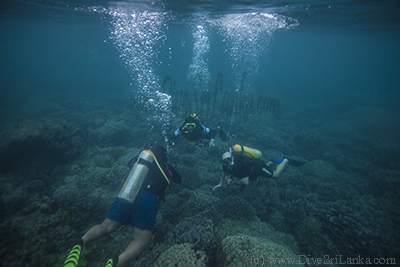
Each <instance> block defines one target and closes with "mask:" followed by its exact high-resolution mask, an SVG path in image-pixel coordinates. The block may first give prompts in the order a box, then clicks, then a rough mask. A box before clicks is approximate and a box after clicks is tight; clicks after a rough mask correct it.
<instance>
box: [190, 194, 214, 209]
mask: <svg viewBox="0 0 400 267" xmlns="http://www.w3.org/2000/svg"><path fill="white" fill-rule="evenodd" d="M218 201H219V198H217V197H214V196H213V195H212V194H211V192H210V191H209V190H208V191H205V190H196V191H194V192H193V194H192V196H191V197H190V199H189V204H191V205H193V206H194V208H196V209H197V210H204V209H206V208H209V207H210V206H213V205H214V204H215V203H217V202H218Z"/></svg>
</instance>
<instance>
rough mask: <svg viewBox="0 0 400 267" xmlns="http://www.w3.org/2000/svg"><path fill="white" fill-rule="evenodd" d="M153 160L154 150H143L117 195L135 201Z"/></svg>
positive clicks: (131, 201) (130, 201)
mask: <svg viewBox="0 0 400 267" xmlns="http://www.w3.org/2000/svg"><path fill="white" fill-rule="evenodd" d="M153 162H154V157H153V156H152V152H151V151H149V150H144V151H142V152H141V153H140V154H139V157H138V158H137V160H136V163H135V165H133V167H132V169H131V171H130V173H129V175H128V177H127V178H126V180H125V183H124V185H123V186H122V188H121V191H120V192H119V194H118V196H117V197H118V198H121V199H123V200H126V201H128V202H129V203H133V202H134V201H135V198H136V196H137V194H138V193H139V190H140V188H141V187H142V184H143V181H144V179H145V178H146V175H147V173H148V172H149V167H150V165H151V164H152V163H153Z"/></svg>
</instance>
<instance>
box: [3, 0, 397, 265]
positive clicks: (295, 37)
mask: <svg viewBox="0 0 400 267" xmlns="http://www.w3.org/2000/svg"><path fill="white" fill-rule="evenodd" d="M399 14H400V2H398V1H388V0H385V1H355V0H353V1H334V0H332V1H284V2H283V1H269V2H268V3H260V1H201V2H200V1H172V0H171V1H161V0H160V1H153V2H151V1H83V0H80V1H72V0H70V1H61V0H60V1H56V0H48V1H34V0H31V1H29V0H26V1H23V0H19V1H2V2H1V4H0V58H1V60H0V91H1V93H0V131H4V132H5V133H6V134H7V133H8V132H7V131H8V130H9V129H10V128H12V127H14V126H15V127H18V123H22V124H23V123H24V122H26V121H31V120H32V121H40V120H41V119H45V118H48V117H57V116H58V115H59V114H63V116H64V117H66V116H65V114H64V113H65V109H70V111H71V113H70V117H68V119H72V120H74V119H73V118H75V120H76V121H79V118H84V119H83V121H85V122H82V124H85V125H86V124H87V125H89V126H87V127H89V128H90V127H94V126H93V125H97V124H99V121H101V119H103V118H101V115H98V114H96V113H90V112H91V111H92V108H93V110H94V109H98V108H99V106H100V107H101V108H102V109H103V111H104V112H105V113H104V114H109V113H107V112H110V114H111V113H113V112H114V113H113V114H114V115H115V114H122V115H123V116H130V115H127V114H129V113H124V112H127V109H126V100H128V99H134V101H135V102H138V103H139V102H141V103H142V104H143V105H144V111H143V112H142V113H141V117H140V118H141V120H142V121H144V123H143V125H144V126H143V125H142V127H147V128H148V129H149V132H151V135H149V136H141V137H140V138H138V139H140V140H141V141H142V140H143V139H145V138H146V137H149V138H150V139H151V140H150V141H151V142H159V143H161V144H168V143H169V140H168V138H169V136H170V135H171V134H172V132H173V130H174V129H175V128H176V122H177V121H179V120H181V119H183V118H184V117H185V116H186V115H187V114H183V113H174V112H173V111H171V105H172V104H171V103H172V102H171V101H174V96H172V98H171V96H170V95H169V94H168V88H169V87H168V86H169V83H167V87H166V88H167V90H166V92H163V91H162V89H161V84H162V82H163V80H164V77H165V76H166V75H170V76H171V78H172V80H173V81H175V82H176V86H174V90H184V89H189V91H191V90H192V89H193V87H194V85H193V82H194V80H195V78H196V77H197V76H196V75H198V74H199V73H201V77H202V85H201V86H198V87H197V89H198V90H200V89H201V90H204V89H208V90H210V92H212V93H211V94H213V92H214V88H215V82H216V78H217V73H218V72H219V71H220V72H221V73H222V74H223V88H222V89H223V91H224V90H228V91H232V92H234V91H237V92H244V93H247V94H250V93H251V94H253V95H254V96H255V99H257V97H258V96H259V95H263V96H268V97H273V98H274V99H279V100H280V108H279V110H277V111H274V112H273V113H267V114H266V115H265V117H257V116H254V117H253V119H250V120H249V121H246V120H243V118H239V117H236V116H228V117H226V116H225V117H224V116H220V115H218V116H209V117H207V115H205V114H200V115H201V117H202V118H204V119H205V121H206V122H208V123H210V125H211V126H217V125H221V126H223V127H224V128H225V129H226V131H227V132H228V133H229V135H230V136H231V137H232V138H237V139H236V140H238V142H243V143H246V142H247V143H246V144H248V145H250V146H256V147H257V148H259V149H261V150H263V151H265V150H268V149H271V150H274V151H275V152H277V153H280V154H279V155H283V154H285V155H290V156H298V157H300V158H301V159H302V160H305V161H309V162H313V163H310V166H312V167H305V169H306V170H307V171H303V172H301V173H296V172H295V173H291V172H289V173H291V174H292V178H287V180H285V179H284V180H283V181H282V182H277V188H279V189H277V190H278V191H279V192H278V191H277V192H278V193H277V194H279V195H280V197H281V203H280V206H279V208H276V210H280V211H281V212H282V214H283V216H285V218H287V221H286V223H287V225H286V224H285V225H286V226H282V225H280V224H279V223H277V222H276V221H273V220H272V219H269V218H268V216H266V215H260V214H258V215H259V217H260V218H261V220H262V221H265V222H268V223H271V224H272V225H273V226H274V227H276V228H277V229H278V230H280V231H285V232H290V233H291V234H292V235H293V236H295V238H297V242H298V243H299V244H302V245H301V248H300V249H301V253H303V254H311V255H314V254H313V253H316V254H315V256H321V255H323V253H336V255H334V254H332V255H331V256H332V257H335V256H337V255H338V253H340V255H342V254H344V255H347V256H351V257H356V256H357V255H363V256H366V255H370V256H371V257H389V256H393V257H394V256H398V255H394V254H395V253H400V252H399V242H400V241H399V240H400V239H399V238H400V237H399V229H398V226H396V225H399V221H398V220H399V218H400V217H399V216H400V215H399V212H398V211H399V209H398V203H399V202H398V201H399V199H398V197H399V196H398V192H399V188H400V183H399V177H400V168H399V166H400V165H399V163H400V158H399V155H400V139H399V134H398V133H399V131H400V108H399V107H400V105H399V102H400V49H399V47H400V34H399V33H400V17H399ZM244 71H246V76H245V78H244V80H243V83H242V77H243V73H244ZM199 88H200V89H199ZM223 91H222V92H223ZM222 92H219V93H218V97H217V102H218V104H217V105H219V104H220V103H221V101H222ZM188 101H189V102H190V103H192V104H193V105H194V101H195V99H194V95H193V94H192V93H191V95H190V96H189V100H188ZM218 107H219V106H218ZM193 111H194V110H193ZM196 112H198V111H196ZM88 114H91V115H88ZM85 116H86V117H85ZM91 116H93V119H94V120H95V122H92V121H90V118H91ZM105 116H106V115H105ZM107 116H108V115H107ZM134 116H135V118H133V117H134ZM136 116H137V115H132V120H134V119H135V122H136V119H137V117H136ZM111 117H112V116H111ZM115 117H117V115H115ZM124 118H125V117H124ZM260 118H261V119H260ZM108 119H110V117H108ZM110 120H112V119H110ZM122 120H124V119H122ZM126 121H127V125H128V126H126V127H132V125H130V124H129V122H128V121H129V120H126ZM92 124H93V125H92ZM130 129H131V130H132V131H133V132H134V133H136V132H135V131H136V129H134V127H132V128H130ZM146 131H147V130H146ZM138 132H140V131H139V130H138ZM92 133H93V132H90V133H89V134H92ZM99 140H100V138H99ZM100 143H101V142H98V143H97V144H96V145H98V146H101V145H102V144H100ZM0 144H1V143H0ZM126 144H129V145H126V147H130V146H132V143H129V142H128V141H127V142H126ZM118 145H121V143H118ZM123 145H125V143H123V144H122V146H123ZM133 146H134V147H135V148H138V147H139V141H137V143H134V145H133ZM3 147H4V146H2V147H1V149H0V152H1V153H3V151H2V149H3ZM220 149H224V148H220ZM4 151H5V150H4ZM22 151H24V150H22ZM186 152H187V151H185V152H183V153H186ZM218 152H223V151H219V150H218ZM1 153H0V158H1V157H2V155H1ZM271 153H272V152H271ZM17 154H18V151H17ZM213 156H216V155H213ZM219 157H220V155H217V156H216V158H217V160H219ZM16 158H17V159H18V157H16ZM184 160H188V159H187V158H184ZM17 161H18V160H17ZM321 161H323V162H325V163H327V164H328V163H329V164H332V166H335V168H336V169H337V170H338V172H340V173H341V176H340V177H338V176H336V175H334V176H333V177H330V176H329V171H328V170H327V169H329V168H330V167H329V166H331V165H329V166H328V167H327V166H326V165H324V164H325V163H323V164H322V163H321ZM188 162H190V163H188V164H193V161H190V160H188ZM181 163H182V162H181ZM18 164H20V162H18ZM188 164H187V165H188ZM210 164H211V163H210ZM312 164H314V165H312ZM16 165H17V163H16ZM1 166H3V167H4V164H1ZM32 166H34V165H32ZM305 166H306V165H305ZM186 168H189V167H188V166H186ZM307 168H308V169H307ZM183 169H184V170H185V167H183ZM186 170H188V169H186ZM318 173H319V174H318ZM326 173H328V174H326ZM333 173H334V172H333ZM7 175H9V174H7ZM7 175H5V174H4V175H3V174H2V176H1V177H2V179H4V180H7V181H9V180H10V181H11V180H13V179H14V178H13V179H8V178H7V177H8V176H7ZM194 175H195V177H198V176H199V177H200V176H201V175H200V174H194ZM197 175H198V176H197ZM296 175H298V177H301V179H295V178H298V177H297V176H296ZM295 176H296V177H295ZM10 177H11V176H10ZM18 177H20V179H22V178H21V177H23V175H22V174H19V176H18ZM310 177H312V178H310ZM315 177H318V179H317V178H315ZM43 179H44V178H43ZM59 179H60V181H58V182H60V183H61V182H62V181H63V178H59ZM309 179H310V180H309ZM12 183H13V182H10V185H7V186H8V187H7V188H8V189H10V188H14V187H13V186H15V188H16V186H17V185H15V184H14V185H11V184H12ZM187 183H188V184H186V185H185V184H184V185H183V188H185V186H189V188H190V189H187V190H192V191H195V190H196V188H195V186H194V185H193V184H196V185H199V187H200V186H202V187H206V186H208V187H210V188H212V186H211V185H212V184H217V183H218V181H217V180H215V181H211V182H210V181H209V180H206V181H203V183H202V182H198V183H195V182H193V183H189V182H187ZM208 183H210V184H208ZM52 186H53V187H52V189H51V190H52V192H53V191H54V190H55V188H56V187H55V184H54V185H53V184H52ZM332 188H334V189H332ZM181 189H182V188H181ZM251 189H253V190H256V188H254V187H253V188H250V191H251ZM10 190H11V189H10ZM21 190H24V189H21ZM246 190H247V189H246ZM14 191H15V192H21V191H18V190H14ZM192 191H191V193H192ZM248 191H249V190H247V191H245V193H244V195H242V196H243V199H245V200H246V201H247V202H249V203H250V204H251V205H253V206H254V207H256V206H257V205H258V204H257V203H252V200H251V193H246V192H248ZM52 192H47V193H46V194H47V195H49V196H51V195H52ZM236 193H237V192H236ZM6 194H7V193H3V195H2V205H1V206H3V203H6V197H7V196H6ZM29 194H32V193H29ZM46 194H45V195H46ZM218 194H219V195H217V197H219V198H220V199H224V198H226V197H227V196H230V195H229V194H233V193H232V192H228V193H226V194H227V195H224V194H225V193H218ZM246 194H247V195H246ZM255 195H256V194H255ZM316 195H318V196H319V197H315V196H316ZM34 196H35V197H36V194H35V195H28V196H27V197H26V198H27V199H29V197H32V198H33V197H34ZM283 196H286V197H283ZM314 197H315V198H314ZM283 199H285V200H283ZM299 199H300V200H302V201H300V200H299ZM186 200H187V199H186ZM186 200H184V201H186ZM255 202H256V201H255ZM7 203H8V202H7ZM167 203H168V202H167ZM299 203H307V204H304V205H303V206H301V204H299ZM60 205H61V206H62V204H60ZM276 205H277V206H278V205H279V204H277V203H276ZM297 205H300V206H301V207H302V209H305V210H306V209H307V210H308V212H309V213H308V216H310V217H312V216H314V217H313V218H317V219H316V220H318V222H319V223H320V224H318V225H320V229H323V230H321V231H322V232H323V233H328V234H326V235H325V234H324V235H322V234H321V235H319V234H318V238H321V239H318V242H323V244H322V245H321V247H320V248H316V247H317V246H316V245H315V246H311V245H310V246H307V244H306V243H307V242H306V241H307V238H305V236H306V235H307V234H304V232H305V231H306V230H304V229H298V228H296V227H297V225H298V224H300V223H301V222H304V221H305V219H304V218H301V219H298V220H297V221H296V218H295V217H296V216H297V215H294V214H293V212H297V211H298V210H300V208H299V206H297ZM305 207H306V208H305ZM341 208H342V209H341ZM104 209H107V207H106V206H105V208H104ZM310 210H311V211H310ZM349 210H351V212H350V214H351V215H348V216H347V217H346V218H348V217H351V218H354V220H355V221H357V222H359V224H357V226H358V228H357V227H355V228H357V229H358V230H357V231H359V232H357V231H352V230H349V229H350V228H346V227H347V226H348V225H347V224H346V223H348V221H346V220H343V224H341V225H340V226H335V224H336V220H337V218H340V220H342V214H344V213H345V212H349ZM336 212H337V213H336ZM13 216H14V215H13ZM15 216H17V215H15ZM262 216H264V217H262ZM299 216H300V215H299ZM343 216H344V215H343ZM371 217H373V218H371ZM10 218H11V217H10ZM332 218H333V219H332ZM343 218H344V217H343ZM303 219H304V220H303ZM274 223H275V225H274ZM344 225H345V226H344ZM352 225H353V224H352ZM353 226H354V225H353ZM341 227H344V228H343V229H342V228H341ZM77 228H78V229H79V227H77ZM82 228H83V226H81V229H79V230H81V231H82V230H83V229H84V228H83V229H82ZM310 228H311V227H310ZM7 229H8V228H7ZM338 229H339V230H338ZM360 229H361V230H360ZM367 229H368V230H367ZM324 231H325V232H324ZM299 232H301V233H303V235H300V234H299ZM342 232H343V233H344V234H342ZM371 232H373V233H378V234H375V235H374V234H372V233H371ZM356 233H358V234H359V235H357V234H356ZM367 233H368V234H367ZM353 234H354V236H353ZM308 235H310V236H312V233H311V232H310V233H309V234H308ZM346 235H349V240H347V242H346V241H343V240H345V238H346ZM364 235H367V237H371V239H369V240H366V239H368V238H366V239H364ZM359 236H361V237H362V238H360V239H361V241H359V242H358V241H354V240H356V239H357V238H358V237H359ZM379 236H380V237H379ZM305 240H306V241H305ZM310 240H312V238H310ZM321 240H323V241H321ZM310 242H311V241H310ZM324 242H326V243H324ZM341 242H344V243H345V244H346V246H345V248H344V249H343V250H340V249H341V246H344V245H343V244H342V243H341ZM363 242H364V243H363ZM365 242H367V243H365ZM368 242H370V243H368ZM332 244H333V245H332ZM360 244H361V245H360ZM362 244H364V246H367V245H368V248H366V249H365V250H364V249H360V247H362V246H363V245H362ZM365 244H367V245H365ZM386 244H389V246H390V248H388V247H387V246H386ZM67 247H68V244H63V248H62V249H63V251H58V252H57V253H59V254H62V253H64V252H65V251H64V250H65V249H66V248H67ZM318 249H321V250H318ZM322 251H323V253H322ZM349 251H350V252H349ZM372 252H373V253H372ZM318 253H319V254H318ZM346 253H347V254H346ZM55 254H56V253H55ZM59 254H56V255H57V256H59ZM317 254H318V255H317ZM397 260H400V258H397ZM50 262H51V263H52V264H54V259H53V261H51V260H50Z"/></svg>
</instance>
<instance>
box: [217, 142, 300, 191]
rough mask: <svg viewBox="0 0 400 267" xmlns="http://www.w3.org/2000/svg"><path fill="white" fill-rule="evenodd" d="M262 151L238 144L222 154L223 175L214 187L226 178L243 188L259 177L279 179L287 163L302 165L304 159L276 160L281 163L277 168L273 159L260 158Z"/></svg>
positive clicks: (230, 183)
mask: <svg viewBox="0 0 400 267" xmlns="http://www.w3.org/2000/svg"><path fill="white" fill-rule="evenodd" d="M261 156H262V153H261V152H260V151H259V150H257V149H252V148H249V147H245V146H241V145H238V144H236V145H235V146H234V147H233V148H230V150H229V151H228V152H225V153H224V154H223V155H222V168H223V171H222V177H221V181H220V183H219V184H218V185H217V186H215V187H214V188H213V190H215V189H216V188H218V187H220V186H221V185H222V183H223V181H224V180H225V181H226V183H227V184H228V185H241V186H242V187H241V189H242V190H243V189H244V188H245V186H246V185H248V184H249V181H255V180H256V179H257V178H258V177H260V176H263V177H268V178H272V179H278V178H279V176H280V175H281V173H282V171H283V170H284V168H285V166H286V164H291V165H294V166H296V167H300V166H302V165H303V164H304V162H302V161H296V160H292V159H289V158H286V157H285V158H283V159H279V160H276V161H275V162H276V163H279V164H278V165H277V166H276V168H275V169H273V168H271V165H272V164H273V162H272V161H269V162H268V163H264V162H263V161H261V160H260V158H261Z"/></svg>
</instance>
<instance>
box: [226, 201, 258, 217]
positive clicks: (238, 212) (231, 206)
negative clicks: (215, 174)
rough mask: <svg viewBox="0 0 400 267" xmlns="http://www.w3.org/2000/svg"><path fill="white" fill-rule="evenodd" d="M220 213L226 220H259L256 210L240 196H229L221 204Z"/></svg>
mask: <svg viewBox="0 0 400 267" xmlns="http://www.w3.org/2000/svg"><path fill="white" fill-rule="evenodd" d="M218 213H219V214H221V215H222V216H223V217H224V218H228V219H233V220H243V221H251V220H255V219H256V218H257V216H256V211H255V210H254V208H253V207H252V206H251V205H250V204H249V203H247V202H246V201H245V200H244V199H242V198H241V197H238V196H228V197H227V198H226V199H224V200H223V201H221V202H220V203H219V207H218Z"/></svg>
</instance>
